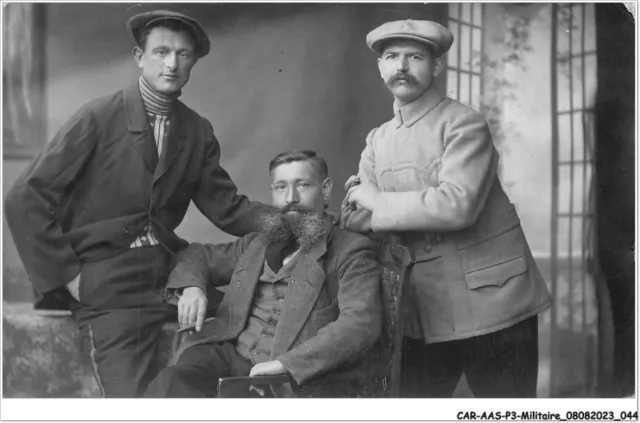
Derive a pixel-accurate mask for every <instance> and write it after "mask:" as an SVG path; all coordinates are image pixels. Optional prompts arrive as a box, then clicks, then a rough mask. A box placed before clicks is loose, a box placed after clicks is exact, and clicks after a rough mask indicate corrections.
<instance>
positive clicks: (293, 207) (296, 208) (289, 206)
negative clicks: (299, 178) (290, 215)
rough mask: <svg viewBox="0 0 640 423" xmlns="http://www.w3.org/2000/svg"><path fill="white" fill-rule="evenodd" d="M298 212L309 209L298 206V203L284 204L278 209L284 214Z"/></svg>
mask: <svg viewBox="0 0 640 423" xmlns="http://www.w3.org/2000/svg"><path fill="white" fill-rule="evenodd" d="M293 211H295V212H300V213H307V212H309V211H310V210H308V209H306V208H304V207H300V206H299V205H298V204H287V205H286V206H284V207H282V208H281V209H280V213H281V214H285V213H287V212H293Z"/></svg>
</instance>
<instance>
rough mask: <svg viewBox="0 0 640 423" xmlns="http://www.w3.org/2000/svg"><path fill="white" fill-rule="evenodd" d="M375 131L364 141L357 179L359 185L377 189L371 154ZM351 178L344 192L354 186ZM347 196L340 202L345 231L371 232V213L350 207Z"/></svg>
mask: <svg viewBox="0 0 640 423" xmlns="http://www.w3.org/2000/svg"><path fill="white" fill-rule="evenodd" d="M375 132H376V129H373V130H372V131H370V132H369V134H368V135H367V139H366V145H365V148H364V150H363V151H362V154H361V155H360V164H359V168H358V178H359V180H360V182H359V183H360V184H368V185H370V186H372V187H375V188H376V189H378V183H377V179H376V172H375V155H374V152H373V146H372V145H371V143H372V140H373V135H374V134H375ZM352 180H353V179H352V178H349V180H348V181H347V183H346V184H345V187H344V189H345V191H347V192H348V191H349V189H350V188H351V187H352V186H355V184H353V183H352ZM347 199H348V196H345V198H344V200H343V201H342V219H341V221H342V222H343V225H344V227H345V228H346V229H349V230H350V231H354V232H369V231H371V211H369V210H367V209H365V208H362V207H357V208H356V207H355V204H354V205H353V206H352V204H350V203H349V202H348V201H347Z"/></svg>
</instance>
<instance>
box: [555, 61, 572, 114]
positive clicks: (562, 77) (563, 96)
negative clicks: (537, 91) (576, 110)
mask: <svg viewBox="0 0 640 423" xmlns="http://www.w3.org/2000/svg"><path fill="white" fill-rule="evenodd" d="M557 75H558V92H557V93H556V95H557V99H558V111H559V112H564V111H568V110H569V107H570V105H571V104H570V100H571V91H570V90H569V64H568V62H566V61H564V62H563V61H560V60H559V61H558V69H557Z"/></svg>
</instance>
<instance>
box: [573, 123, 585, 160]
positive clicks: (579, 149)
mask: <svg viewBox="0 0 640 423" xmlns="http://www.w3.org/2000/svg"><path fill="white" fill-rule="evenodd" d="M583 158H584V128H583V123H582V112H575V113H573V159H574V160H582V159H583Z"/></svg>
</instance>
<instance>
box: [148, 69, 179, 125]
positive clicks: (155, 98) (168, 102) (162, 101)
mask: <svg viewBox="0 0 640 423" xmlns="http://www.w3.org/2000/svg"><path fill="white" fill-rule="evenodd" d="M139 85H140V94H141V95H142V102H143V103H144V108H145V110H146V111H147V113H151V114H154V115H161V116H167V115H169V114H171V109H172V108H173V104H174V103H175V101H176V100H177V99H178V97H180V94H182V92H181V91H178V92H177V93H175V94H171V95H166V94H162V93H161V92H158V91H157V90H156V89H155V88H153V87H152V86H151V84H149V83H148V82H147V80H146V79H144V77H143V76H140V83H139Z"/></svg>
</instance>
